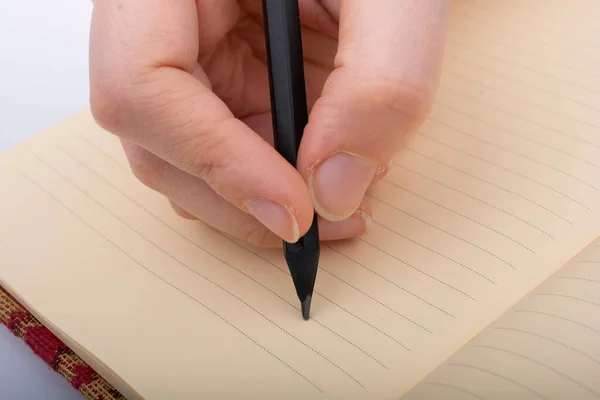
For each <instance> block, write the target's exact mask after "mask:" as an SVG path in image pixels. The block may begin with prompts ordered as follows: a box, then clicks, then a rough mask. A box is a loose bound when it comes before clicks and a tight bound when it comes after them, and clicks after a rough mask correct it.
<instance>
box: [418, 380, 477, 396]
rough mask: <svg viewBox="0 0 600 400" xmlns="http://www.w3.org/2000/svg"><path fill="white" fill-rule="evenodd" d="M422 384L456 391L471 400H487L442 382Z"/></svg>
mask: <svg viewBox="0 0 600 400" xmlns="http://www.w3.org/2000/svg"><path fill="white" fill-rule="evenodd" d="M424 384H425V385H427V386H439V387H442V388H444V389H451V390H452V391H457V392H459V393H462V394H466V395H468V396H470V397H469V398H473V399H476V400H487V399H486V398H485V397H482V396H480V395H478V394H476V393H473V392H471V391H469V390H467V389H464V388H462V387H460V386H456V385H451V384H449V383H443V382H425V383H424ZM463 400H468V399H463Z"/></svg>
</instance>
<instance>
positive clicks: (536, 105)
mask: <svg viewBox="0 0 600 400" xmlns="http://www.w3.org/2000/svg"><path fill="white" fill-rule="evenodd" d="M444 75H451V76H454V77H457V78H460V79H462V80H464V81H467V82H470V83H471V84H472V85H476V86H479V87H480V88H483V89H485V90H489V91H491V92H494V93H495V94H496V96H494V97H493V98H491V99H490V98H489V97H488V98H487V99H488V100H492V101H493V100H496V101H498V99H499V96H498V95H501V96H504V97H507V98H510V99H511V100H514V101H517V102H521V103H523V104H526V105H528V106H529V108H533V109H539V110H542V111H544V112H545V114H546V115H545V116H547V117H560V118H564V119H565V120H568V121H570V122H569V123H568V125H569V126H571V127H572V126H573V122H575V123H577V124H581V125H583V126H585V127H588V128H592V129H593V130H594V134H593V136H594V137H597V131H598V130H600V127H599V126H597V125H595V124H594V123H591V122H589V121H584V120H583V119H581V118H578V117H576V116H574V115H570V114H565V113H563V112H562V111H561V110H557V109H552V108H551V107H549V106H547V105H544V104H540V102H538V101H534V100H533V99H532V98H531V97H527V96H518V95H516V94H514V92H512V91H510V90H508V91H507V90H503V89H499V88H498V87H496V86H493V85H490V84H488V83H485V82H482V81H480V80H477V79H475V78H473V77H471V76H468V75H467V74H463V73H462V72H457V71H456V70H452V69H451V68H450V67H448V68H446V69H444ZM450 82H451V81H450ZM440 86H441V87H442V88H448V87H451V86H449V80H448V79H442V81H441V82H440ZM453 89H454V90H457V89H455V88H453ZM463 89H464V86H463ZM457 91H458V90H457ZM460 93H463V92H462V91H460ZM478 100H479V101H481V100H480V99H478ZM484 104H485V103H484ZM487 104H489V103H487ZM513 104H514V102H513ZM494 107H498V106H494ZM498 109H500V108H498ZM516 109H517V110H522V108H516ZM501 110H503V111H505V112H508V111H506V108H502V109H501ZM510 113H513V114H514V111H510ZM515 115H518V114H515ZM521 117H523V116H521ZM523 118H527V117H523ZM546 119H547V118H546ZM535 122H536V123H537V124H541V126H544V127H546V128H548V126H547V125H544V122H545V121H544V119H543V118H540V121H535ZM561 132H562V131H561ZM562 133H563V134H564V135H569V136H570V137H572V138H574V139H577V140H579V141H582V142H585V143H588V144H590V145H593V146H594V147H600V144H599V143H596V142H592V141H590V140H589V139H584V138H582V137H579V136H577V135H574V134H567V133H565V132H562Z"/></svg>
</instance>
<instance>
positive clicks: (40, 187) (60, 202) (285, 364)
mask: <svg viewBox="0 0 600 400" xmlns="http://www.w3.org/2000/svg"><path fill="white" fill-rule="evenodd" d="M17 171H18V172H19V173H20V174H21V175H22V176H23V177H24V178H25V179H27V180H28V181H30V182H31V183H32V184H34V185H35V186H36V187H37V188H39V189H40V190H41V191H42V192H43V193H44V194H46V195H47V196H49V197H50V198H52V199H53V200H54V201H55V202H56V203H57V204H59V205H60V206H61V207H62V208H63V209H64V210H65V211H67V212H68V213H69V214H71V215H72V216H74V217H75V218H77V219H78V220H79V221H80V222H82V223H83V224H84V225H85V226H87V227H88V228H89V229H91V230H92V231H94V232H95V233H96V234H98V235H99V236H100V237H102V238H103V239H104V240H105V241H106V242H107V243H109V244H110V245H112V246H113V247H114V248H116V249H117V250H119V251H120V252H121V253H123V254H124V255H125V256H126V257H127V258H129V259H130V260H131V261H133V262H134V263H135V264H136V265H138V266H139V267H141V268H142V269H144V270H145V271H146V272H148V273H149V274H151V275H152V276H154V277H155V278H156V279H158V280H160V281H161V282H163V283H164V284H166V285H167V286H168V287H170V288H171V289H173V290H176V291H177V292H179V293H180V294H182V295H184V296H185V297H187V298H188V299H190V300H192V301H193V302H195V303H196V304H198V305H200V306H201V307H203V308H204V309H206V310H207V311H209V312H210V313H211V314H213V315H214V316H215V317H217V318H218V319H220V320H221V321H223V322H225V323H226V324H227V325H229V326H230V327H231V328H233V329H234V330H236V331H237V332H239V333H240V334H241V335H242V336H244V337H245V338H246V339H248V340H250V341H251V342H252V343H253V344H255V345H256V346H258V347H259V348H260V349H262V350H263V351H265V352H266V353H267V354H269V355H270V356H272V357H273V358H275V359H276V360H277V361H279V362H280V363H282V364H283V365H284V366H285V367H287V368H288V369H289V370H291V371H292V372H294V373H295V374H297V375H298V376H300V377H301V378H302V379H304V380H305V381H306V382H307V383H309V384H310V385H311V386H312V387H313V388H314V389H316V390H318V391H319V392H321V393H323V389H321V388H320V387H319V386H317V385H316V384H315V383H314V382H312V381H311V380H310V379H308V378H307V377H306V376H304V375H303V374H302V373H300V372H299V371H298V370H296V369H295V368H294V367H292V366H291V365H289V364H288V363H287V362H285V361H284V360H282V359H281V358H279V357H278V356H277V355H275V354H273V353H272V352H271V351H270V350H269V349H267V348H266V347H264V346H263V345H262V344H260V343H259V342H258V341H256V340H255V339H253V338H252V337H251V336H249V335H248V334H247V333H245V332H244V331H242V330H241V329H239V328H238V327H237V326H235V325H234V324H232V323H231V322H230V321H229V320H227V319H226V318H225V317H223V316H222V315H221V314H219V313H217V312H216V311H214V310H213V309H212V308H210V307H209V306H207V305H206V304H204V303H203V302H201V301H200V300H198V299H197V298H195V297H193V296H192V295H190V294H189V293H187V292H185V291H183V290H181V289H179V288H178V287H177V286H175V285H174V284H172V283H171V282H169V281H168V280H166V279H165V278H163V277H161V276H160V275H158V274H156V273H155V272H154V271H152V270H151V269H150V268H148V267H146V266H145V265H144V264H142V263H141V262H139V261H138V260H136V259H135V258H133V257H132V256H131V255H129V254H128V253H127V252H126V251H125V250H124V249H123V248H122V247H120V246H119V245H118V244H116V243H115V242H114V241H112V240H110V238H108V237H107V236H106V235H104V234H103V233H102V232H100V231H98V230H97V229H96V228H94V227H93V226H91V225H90V224H89V223H88V222H86V221H85V220H84V219H83V218H81V217H80V216H79V215H77V214H76V213H75V212H73V211H72V210H71V209H70V208H69V207H67V206H66V205H65V204H64V203H63V202H62V201H60V200H59V199H58V198H57V197H56V196H54V195H53V194H52V193H50V192H49V191H48V190H46V189H45V188H44V187H42V186H41V185H40V184H39V183H38V182H37V181H36V180H35V179H34V178H32V177H30V176H29V174H27V173H26V172H25V171H23V170H22V169H20V168H18V169H17Z"/></svg>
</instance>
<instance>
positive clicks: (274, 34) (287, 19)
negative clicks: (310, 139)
mask: <svg viewBox="0 0 600 400" xmlns="http://www.w3.org/2000/svg"><path fill="white" fill-rule="evenodd" d="M263 15H264V26H265V27H264V29H265V40H266V47H267V60H268V69H269V82H270V92H271V113H272V116H273V135H274V142H275V148H276V149H277V151H278V152H279V153H280V154H281V155H282V156H283V157H284V158H285V159H286V160H287V161H288V162H289V163H290V164H292V165H293V166H294V167H296V160H297V156H298V149H299V147H300V140H301V139H302V133H303V132H304V128H305V126H306V124H307V122H308V105H307V101H306V87H305V81H304V60H303V54H302V34H301V26H300V16H299V9H298V2H297V0H263ZM283 246H284V254H285V259H286V262H287V265H288V268H289V270H290V274H291V276H292V280H293V282H294V286H295V288H296V293H297V295H298V298H299V299H300V304H301V308H302V317H303V318H304V319H305V320H308V319H309V318H310V304H311V301H312V294H313V289H314V286H315V280H316V277H317V270H318V266H319V257H320V244H319V229H318V225H317V216H316V214H315V215H314V217H313V222H312V225H311V227H310V229H309V230H308V232H307V233H306V234H305V235H304V236H303V237H301V238H300V239H299V240H298V242H296V243H287V242H284V243H283Z"/></svg>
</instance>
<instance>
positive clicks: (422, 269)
mask: <svg viewBox="0 0 600 400" xmlns="http://www.w3.org/2000/svg"><path fill="white" fill-rule="evenodd" d="M598 21H600V2H598V1H595V0H580V1H569V2H567V1H561V0H544V1H541V0H521V1H517V0H503V1H495V0H461V1H456V2H454V3H453V5H452V15H451V21H450V24H449V33H448V39H447V42H448V44H447V53H446V56H445V64H444V72H443V77H442V82H441V87H440V90H439V94H438V97H437V101H436V103H435V106H434V109H433V111H432V113H431V115H430V117H429V118H428V120H427V121H426V122H425V123H424V124H423V126H421V127H420V129H419V130H418V132H416V133H415V134H414V135H412V136H411V137H410V138H409V139H408V142H407V143H406V146H405V147H404V148H403V149H401V150H400V151H399V152H398V154H397V156H396V158H395V159H394V162H393V168H392V170H391V171H390V173H389V175H388V176H387V177H385V179H384V180H383V181H381V182H379V183H378V184H377V185H376V186H374V187H373V188H372V189H370V191H369V197H370V199H371V200H372V202H373V207H374V223H373V225H372V226H371V228H370V230H369V231H368V232H367V233H366V234H364V235H363V236H361V237H359V238H356V239H353V240H347V241H340V242H331V243H323V250H322V259H321V265H320V271H319V275H318V279H317V284H316V294H315V296H314V297H313V304H312V319H311V320H310V321H304V320H302V318H301V317H300V312H299V309H298V302H297V298H296V297H295V292H294V289H293V285H292V281H291V278H290V276H289V273H288V271H287V267H286V265H285V261H284V259H283V256H282V254H281V250H277V249H275V250H272V249H269V250H265V249H260V248H254V247H251V246H248V245H246V244H245V243H242V242H240V241H237V240H234V239H231V238H229V237H227V236H224V235H222V234H220V233H219V232H217V231H215V230H213V229H210V228H208V227H207V226H205V225H203V224H202V223H200V222H197V221H190V220H185V219H182V218H180V217H179V216H177V215H176V214H175V213H174V212H173V211H172V209H171V208H170V206H169V204H168V201H167V200H166V199H165V198H164V197H162V196H161V195H159V194H157V193H155V192H153V191H152V190H150V189H148V188H146V187H145V186H144V185H142V184H141V183H139V182H138V181H137V180H136V179H135V177H134V176H133V174H132V173H131V172H130V169H129V166H128V163H127V159H126V157H125V155H124V153H123V151H122V149H121V147H120V145H119V142H118V140H117V139H116V138H115V137H114V136H112V135H110V134H108V133H106V132H104V131H103V130H102V129H101V128H99V127H98V126H97V125H96V124H95V122H94V120H93V118H92V117H91V115H90V112H89V110H82V111H81V112H80V113H77V114H76V115H73V116H72V117H70V118H68V119H66V120H64V121H62V122H60V123H58V124H57V125H55V126H53V127H51V128H49V129H47V130H46V131H44V132H41V133H40V134H39V135H37V136H35V137H33V138H31V139H29V140H27V141H25V142H22V143H21V144H19V145H17V146H15V147H14V148H12V149H10V150H8V151H6V152H5V153H3V154H2V155H1V156H0V160H1V163H2V166H1V167H0V199H1V207H0V221H1V224H2V228H1V229H0V285H2V286H3V287H5V288H6V289H7V290H9V291H10V293H11V294H13V295H14V296H15V297H16V299H17V300H19V301H20V302H21V303H22V304H23V305H24V306H25V307H27V308H28V309H29V310H31V312H32V313H33V314H34V315H35V316H36V317H37V318H38V319H39V320H40V321H41V322H42V323H44V324H45V325H46V326H47V327H48V328H49V329H51V330H52V332H54V333H55V334H56V335H57V336H58V337H60V338H61V339H62V340H64V341H65V343H66V344H67V345H69V346H70V347H71V348H72V349H73V350H74V351H76V352H77V354H79V355H80V356H81V357H82V359H84V360H85V361H86V362H87V363H89V364H90V365H91V366H92V367H93V368H94V369H96V371H98V372H99V373H100V374H101V375H102V376H104V377H105V378H106V379H107V380H108V381H109V382H110V383H111V384H113V385H114V386H115V387H116V388H117V389H118V390H119V391H120V392H121V393H123V395H125V396H126V397H127V398H129V399H141V398H144V399H167V398H176V399H198V398H203V399H234V398H235V399H246V398H247V399H250V398H252V399H259V398H260V399H338V398H339V399H403V400H417V399H419V400H420V399H441V400H444V399H465V400H472V399H473V400H475V399H487V400H489V399H507V398H511V399H532V400H533V399H567V398H568V399H578V400H586V399H599V398H600V52H598V49H599V44H600V25H598Z"/></svg>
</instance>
